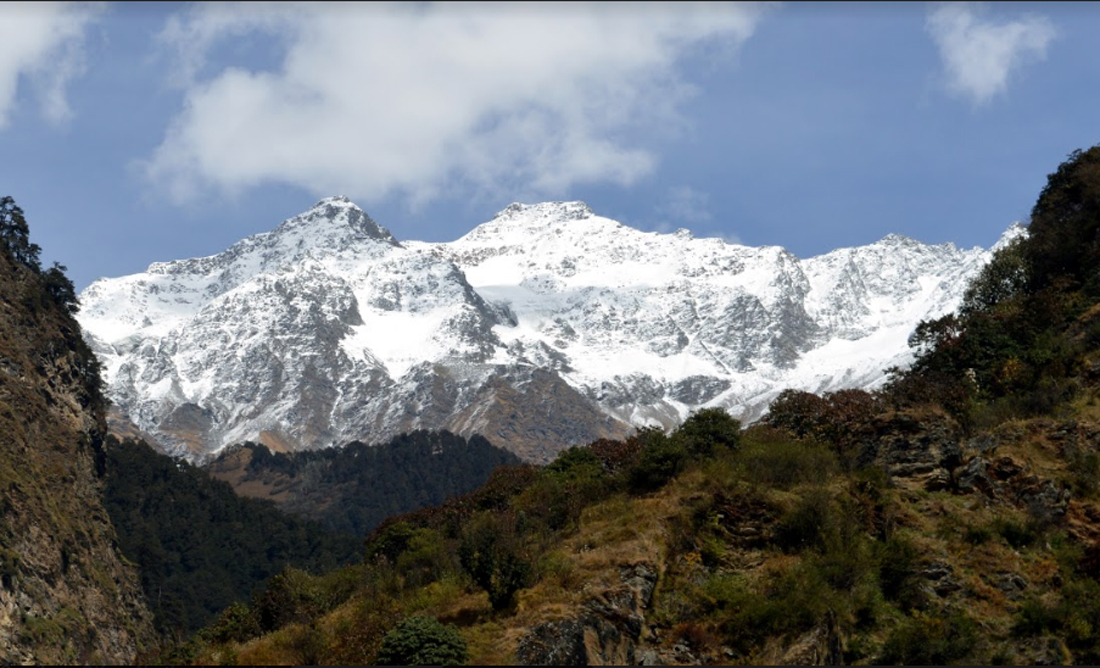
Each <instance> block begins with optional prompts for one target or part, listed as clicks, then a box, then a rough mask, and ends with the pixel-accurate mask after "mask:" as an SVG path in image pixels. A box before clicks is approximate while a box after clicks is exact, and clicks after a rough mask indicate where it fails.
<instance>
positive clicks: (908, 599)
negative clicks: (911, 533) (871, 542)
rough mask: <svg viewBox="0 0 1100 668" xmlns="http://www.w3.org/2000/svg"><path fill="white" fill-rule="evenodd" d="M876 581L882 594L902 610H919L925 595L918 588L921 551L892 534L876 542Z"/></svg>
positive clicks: (919, 587)
mask: <svg viewBox="0 0 1100 668" xmlns="http://www.w3.org/2000/svg"><path fill="white" fill-rule="evenodd" d="M877 548H878V549H877V555H876V556H877V558H878V563H879V567H878V579H879V586H880V587H881V588H882V595H883V596H884V597H886V599H887V600H890V601H894V602H896V603H897V604H898V605H899V606H901V608H902V609H903V610H911V609H914V608H920V607H922V606H923V605H924V599H925V594H924V591H923V590H922V589H921V586H920V585H921V581H920V577H919V570H920V564H921V558H920V552H919V551H918V550H917V547H916V545H914V544H913V543H912V541H909V540H907V539H905V538H903V537H901V536H898V535H893V536H891V537H890V538H889V539H887V540H886V541H885V542H883V543H877Z"/></svg>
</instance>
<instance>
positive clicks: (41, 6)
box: [0, 2, 103, 129]
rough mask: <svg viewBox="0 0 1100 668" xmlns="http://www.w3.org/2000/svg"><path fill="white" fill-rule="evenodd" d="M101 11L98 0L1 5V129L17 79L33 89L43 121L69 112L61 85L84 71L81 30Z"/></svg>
mask: <svg viewBox="0 0 1100 668" xmlns="http://www.w3.org/2000/svg"><path fill="white" fill-rule="evenodd" d="M102 12H103V6H102V4H99V3H67V2H5V3H3V4H0V129H3V128H5V127H6V126H7V124H8V122H9V120H10V118H9V117H10V115H11V112H12V107H13V106H14V105H15V103H16V100H17V97H18V94H19V89H20V84H21V83H30V84H31V86H32V87H33V88H34V89H35V92H36V93H37V95H38V98H39V104H40V105H41V107H42V113H43V115H44V116H45V117H46V119H47V120H49V121H51V122H55V123H57V122H61V121H64V120H67V119H68V118H70V117H71V116H72V110H71V109H70V108H69V102H68V98H67V97H66V95H65V88H66V86H67V85H68V83H69V81H70V80H71V79H73V78H74V77H76V76H78V75H80V74H81V73H82V72H83V71H84V53H83V43H84V34H85V32H86V30H87V28H88V26H89V25H90V24H91V23H92V21H94V20H95V19H96V18H97V17H98V16H99V15H100V14H101V13H102Z"/></svg>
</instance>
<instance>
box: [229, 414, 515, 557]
mask: <svg viewBox="0 0 1100 668" xmlns="http://www.w3.org/2000/svg"><path fill="white" fill-rule="evenodd" d="M239 447H240V448H244V449H247V450H249V453H248V454H250V457H249V458H248V464H247V465H246V470H245V472H244V474H243V476H241V478H240V480H241V481H242V482H250V481H251V482H258V483H263V481H265V480H268V481H270V483H271V484H272V487H274V486H275V485H278V487H279V488H280V489H286V490H287V491H286V495H287V497H288V498H287V500H286V501H285V502H283V503H282V504H281V505H280V507H281V508H282V509H283V510H285V511H287V512H290V513H293V514H296V515H301V516H304V517H308V518H311V519H315V520H317V521H318V522H321V523H322V524H324V525H325V526H327V527H328V528H330V529H332V530H334V531H341V532H345V533H351V534H355V535H359V536H365V535H366V534H367V533H369V532H370V531H371V530H372V529H374V528H375V527H376V526H378V525H379V524H380V523H381V522H382V521H383V520H385V519H386V518H387V517H390V516H391V515H397V514H399V513H404V512H408V511H411V510H416V509H417V508H423V507H425V506H431V505H435V504H438V503H442V502H443V501H445V500H446V499H447V498H449V497H451V496H455V495H457V494H463V493H466V492H469V491H470V490H473V489H476V488H477V487H478V486H480V485H482V484H484V482H485V481H486V479H488V477H489V474H490V473H492V471H493V470H494V469H496V468H497V467H500V466H509V465H515V464H519V463H520V461H519V459H518V458H517V457H516V456H515V455H513V454H511V453H510V452H508V451H507V450H504V449H502V448H498V447H496V446H494V445H492V444H491V443H490V442H489V441H488V440H486V439H485V438H482V437H481V436H472V437H471V438H469V439H465V438H463V437H461V436H456V435H455V434H452V433H450V432H448V431H439V432H429V431H424V430H418V431H414V432H412V433H409V434H401V435H400V436H397V437H395V438H393V439H392V440H390V441H389V442H388V443H384V444H379V445H375V446H370V445H366V444H365V443H362V442H360V441H354V442H352V443H349V444H348V445H346V446H344V447H341V448H329V449H325V450H311V451H303V452H295V453H272V452H271V451H269V450H268V449H267V448H265V447H264V446H262V445H256V444H252V443H248V444H245V445H243V446H239ZM235 454H238V453H237V452H236V449H233V450H232V451H230V452H229V453H227V454H223V455H222V456H221V457H219V459H218V460H215V461H214V462H213V463H211V465H210V468H211V469H217V468H218V465H219V462H224V461H225V460H226V458H227V457H230V456H233V455H235Z"/></svg>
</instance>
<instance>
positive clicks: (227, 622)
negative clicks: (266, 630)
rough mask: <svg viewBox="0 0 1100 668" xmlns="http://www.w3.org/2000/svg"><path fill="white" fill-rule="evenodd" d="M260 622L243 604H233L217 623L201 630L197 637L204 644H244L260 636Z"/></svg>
mask: <svg viewBox="0 0 1100 668" xmlns="http://www.w3.org/2000/svg"><path fill="white" fill-rule="evenodd" d="M260 633H261V631H260V622H259V620H258V619H257V618H256V615H255V613H253V611H252V609H251V608H249V607H248V606H247V605H245V604H244V603H240V602H237V603H233V604H232V605H230V606H229V607H228V608H226V609H225V610H224V611H222V614H221V616H220V617H218V621H216V622H214V623H213V624H212V625H211V626H209V627H207V628H205V629H203V630H202V631H201V632H200V633H199V636H200V637H201V638H202V639H204V640H205V641H206V642H210V643H225V642H244V641H246V640H248V639H250V638H255V637H256V636H258V635H260Z"/></svg>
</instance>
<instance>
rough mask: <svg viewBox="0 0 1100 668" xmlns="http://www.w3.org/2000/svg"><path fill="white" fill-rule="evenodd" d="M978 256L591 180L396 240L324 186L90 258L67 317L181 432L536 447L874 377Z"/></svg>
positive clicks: (121, 389)
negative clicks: (760, 227) (747, 239)
mask: <svg viewBox="0 0 1100 668" xmlns="http://www.w3.org/2000/svg"><path fill="white" fill-rule="evenodd" d="M1021 233H1022V228H1019V227H1013V228H1010V230H1009V231H1008V232H1006V236H1005V237H1004V238H1005V239H1007V238H1010V237H1012V236H1015V235H1018V234H1021ZM1002 241H1003V240H1002ZM988 258H989V252H988V251H983V250H981V249H979V248H975V249H972V250H960V249H957V248H955V247H954V246H953V245H951V244H942V245H938V246H927V245H924V244H921V243H918V242H916V241H913V240H912V239H908V238H905V237H900V236H896V235H891V236H888V237H886V238H885V239H883V240H882V241H879V242H878V243H875V244H871V245H869V246H864V247H861V248H848V249H841V250H837V251H833V252H831V253H828V254H826V255H822V256H819V257H814V258H810V259H807V260H800V259H798V258H796V257H795V256H793V255H791V254H790V253H788V252H787V251H785V250H783V249H782V248H778V247H763V248H752V247H747V246H740V245H736V244H729V243H726V242H725V241H722V240H720V239H696V238H694V237H693V236H692V235H691V233H690V232H688V231H686V230H679V231H677V232H675V233H673V234H658V233H652V232H642V231H639V230H636V229H632V228H630V227H627V226H625V225H622V224H621V223H618V222H615V221H613V220H610V219H607V218H603V217H600V216H597V215H596V214H594V213H593V212H592V211H591V210H590V209H589V208H588V207H587V206H586V205H584V204H583V203H580V202H554V203H545V204H536V205H529V206H528V205H521V204H513V205H511V206H509V207H508V208H506V209H505V210H504V211H502V212H501V213H500V214H498V215H497V216H496V217H495V218H494V219H493V220H491V221H489V222H487V223H485V224H483V225H480V226H479V227H477V228H475V229H474V230H473V231H471V232H470V233H469V234H467V235H466V236H464V237H462V238H461V239H459V240H457V241H454V242H451V243H443V244H436V243H424V242H405V243H400V242H398V241H397V240H396V239H394V237H393V235H392V234H390V233H389V231H387V230H386V229H385V228H382V227H380V226H379V225H378V224H377V223H375V222H374V221H373V220H371V219H370V218H369V217H368V216H367V215H366V214H365V213H363V211H362V210H360V209H359V208H358V207H357V206H355V205H354V204H352V203H351V202H350V201H348V200H347V199H345V198H329V199H325V200H322V201H321V202H319V203H318V204H317V205H316V206H315V207H313V208H312V209H311V210H309V211H307V212H306V213H303V214H301V215H299V216H296V217H294V218H291V219H289V220H287V221H285V222H284V223H282V224H281V225H279V226H278V227H277V228H275V229H274V230H273V231H271V232H267V233H263V234H258V235H255V236H252V237H249V238H247V239H244V240H243V241H241V242H239V243H237V244H235V245H234V246H232V247H231V248H229V249H228V250H226V251H225V252H223V253H220V254H218V255H214V256H211V257H206V258H198V259H190V260H180V261H175V262H163V263H155V264H153V265H151V266H150V267H149V268H148V269H147V270H146V271H145V272H144V273H141V274H135V275H132V276H124V277H121V278H114V279H101V280H99V281H97V282H95V283H94V284H92V285H91V286H90V287H88V289H87V290H85V291H84V292H83V293H82V294H81V296H80V299H81V303H82V305H83V306H82V310H81V314H80V319H81V324H82V325H83V326H84V328H85V331H86V333H87V336H88V337H89V339H90V341H91V342H92V345H93V347H94V348H95V350H96V351H97V353H98V354H99V355H100V357H101V358H102V360H103V362H104V366H105V369H106V377H107V381H108V386H109V395H110V397H111V398H112V400H113V401H114V402H115V403H116V405H117V406H118V407H119V408H120V409H121V411H122V412H123V413H125V414H126V415H128V417H129V418H130V419H131V420H132V421H133V422H134V423H135V424H136V425H137V426H138V427H139V428H141V429H142V430H144V431H146V432H149V433H150V434H153V435H154V436H155V437H157V438H158V440H160V441H161V442H162V443H163V444H165V445H166V446H167V447H168V448H170V449H171V450H173V451H174V452H175V453H178V454H188V455H190V456H203V455H205V454H209V453H212V452H215V451H217V450H218V449H220V448H222V447H224V446H225V445H228V444H230V443H234V442H238V441H241V440H245V439H250V440H260V441H263V442H264V443H266V444H268V445H269V446H271V447H274V448H280V449H284V448H285V449H299V448H311V447H324V446H329V445H333V444H336V443H343V442H346V441H350V440H353V439H361V440H365V441H379V440H382V439H386V438H388V437H390V436H392V435H395V434H397V433H400V432H401V431H407V430H410V429H415V428H436V429H438V428H447V429H450V430H452V431H455V432H457V433H460V434H463V435H469V434H472V433H481V434H484V435H485V436H487V437H488V438H490V440H493V441H494V442H496V443H497V444H499V445H503V446H505V447H508V448H510V449H512V450H513V451H515V452H517V453H518V454H520V455H521V456H524V457H526V458H528V459H531V460H536V461H544V460H546V459H548V458H550V457H552V456H553V455H554V454H555V453H556V452H557V451H558V450H560V449H562V448H564V447H567V446H569V445H572V444H575V443H580V442H586V441H589V440H592V439H595V438H598V437H603V436H618V435H622V434H625V433H627V432H629V431H630V430H631V429H632V428H633V427H634V426H639V425H643V424H662V425H665V426H673V425H674V424H676V423H677V422H679V421H680V420H682V419H683V418H684V417H686V416H687V414H688V413H689V412H690V411H691V410H693V409H696V408H699V407H703V406H724V407H726V408H728V409H729V410H730V411H731V412H732V413H734V414H737V415H740V416H742V417H744V418H749V419H751V418H754V417H757V416H759V415H760V414H761V412H762V411H763V410H764V408H765V407H766V405H767V402H768V401H769V400H770V399H771V398H772V397H774V396H775V395H776V394H777V393H778V392H779V391H781V390H782V389H784V388H786V387H798V388H803V389H809V390H813V391H822V390H830V389H838V388H841V387H871V386H874V385H876V384H878V383H880V382H881V381H882V380H883V378H884V376H883V369H884V368H886V367H889V366H891V365H895V364H904V363H906V362H907V361H908V359H909V358H908V349H907V345H906V340H907V337H908V335H909V333H910V332H911V331H912V329H913V327H914V326H915V325H916V324H917V322H919V321H920V320H921V319H926V318H931V317H936V316H939V315H942V314H943V313H946V312H948V311H951V310H953V309H954V308H955V307H956V306H957V305H958V302H959V300H960V298H961V296H962V292H963V290H964V288H965V285H966V283H967V280H968V279H969V278H970V277H971V276H973V275H974V274H975V273H976V272H977V271H978V270H979V269H980V268H981V267H982V266H983V265H984V263H985V262H986V261H988Z"/></svg>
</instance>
